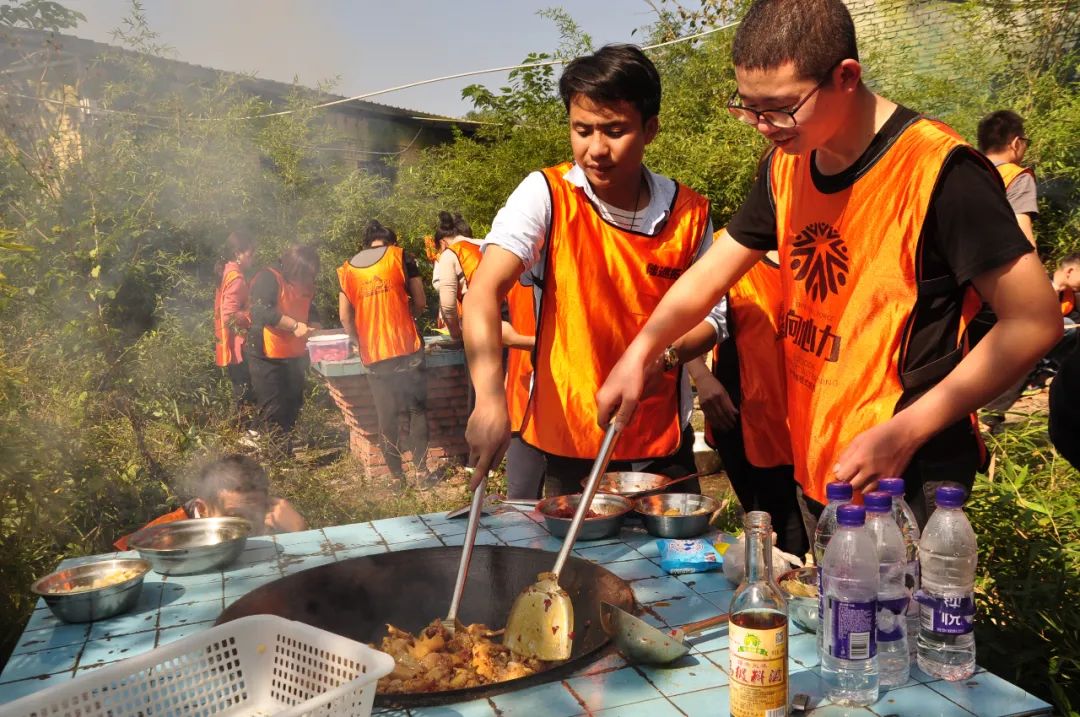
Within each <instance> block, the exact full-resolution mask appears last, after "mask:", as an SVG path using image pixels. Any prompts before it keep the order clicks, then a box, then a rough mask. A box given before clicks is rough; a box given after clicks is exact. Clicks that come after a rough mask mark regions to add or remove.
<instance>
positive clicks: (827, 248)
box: [791, 222, 848, 301]
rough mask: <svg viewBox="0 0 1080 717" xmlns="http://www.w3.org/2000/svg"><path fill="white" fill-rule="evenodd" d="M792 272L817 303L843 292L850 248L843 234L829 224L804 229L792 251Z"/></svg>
mask: <svg viewBox="0 0 1080 717" xmlns="http://www.w3.org/2000/svg"><path fill="white" fill-rule="evenodd" d="M791 270H792V271H793V272H795V279H796V281H801V282H803V285H804V286H805V287H806V293H807V294H809V295H810V298H811V299H812V300H814V301H824V300H825V299H826V298H828V296H829V294H838V293H840V287H841V286H844V284H846V283H847V275H848V248H847V244H845V243H844V240H843V239H841V238H840V232H838V231H837V230H836V229H835V228H834V227H833V226H832V225H830V224H828V223H826V222H814V223H813V224H808V225H807V226H806V227H804V228H803V230H802V231H801V232H799V234H798V235H797V236H796V237H795V241H794V248H793V249H792V250H791Z"/></svg>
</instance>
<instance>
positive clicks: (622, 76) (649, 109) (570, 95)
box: [559, 45, 660, 124]
mask: <svg viewBox="0 0 1080 717" xmlns="http://www.w3.org/2000/svg"><path fill="white" fill-rule="evenodd" d="M576 95H584V96H585V97H588V98H589V99H590V100H592V101H593V102H601V103H612V102H629V103H630V104H631V105H633V106H634V108H635V109H637V111H638V113H640V114H641V122H642V124H644V123H645V122H648V121H649V120H650V119H652V118H653V117H656V116H657V115H658V114H660V73H659V72H657V71H656V65H654V64H653V63H652V60H650V59H649V58H648V57H646V56H645V53H644V52H642V51H641V48H640V47H638V46H637V45H604V46H603V47H601V48H600V49H599V50H597V51H596V52H594V53H593V54H591V55H583V56H582V57H578V58H576V59H574V60H573V61H572V62H571V63H570V64H569V65H567V66H566V69H565V70H563V73H562V77H560V78H559V96H561V97H562V101H563V105H565V106H566V110H567V111H568V112H569V111H570V101H571V100H573V99H574V97H575V96H576Z"/></svg>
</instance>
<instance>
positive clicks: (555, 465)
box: [544, 426, 701, 496]
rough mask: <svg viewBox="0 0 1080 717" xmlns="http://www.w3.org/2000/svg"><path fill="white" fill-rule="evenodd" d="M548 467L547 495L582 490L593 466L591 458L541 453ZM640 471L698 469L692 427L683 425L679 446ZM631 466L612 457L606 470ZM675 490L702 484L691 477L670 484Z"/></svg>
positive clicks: (675, 473)
mask: <svg viewBox="0 0 1080 717" xmlns="http://www.w3.org/2000/svg"><path fill="white" fill-rule="evenodd" d="M544 457H545V460H546V461H547V470H546V471H545V473H544V492H545V493H546V494H547V495H549V496H552V495H568V494H571V493H580V492H581V481H583V480H585V479H586V478H588V477H589V471H590V470H592V465H593V459H591V458H563V457H562V456H553V455H551V454H549V453H545V454H544ZM639 469H640V470H641V472H643V473H659V474H661V475H665V476H667V477H668V478H681V477H683V476H688V475H690V474H691V473H693V472H695V471H696V470H697V468H696V464H695V463H694V429H693V428H692V427H691V426H686V427H685V428H684V429H683V432H682V437H681V439H680V441H679V450H678V451H676V453H675V454H674V455H672V456H668V457H667V458H657V459H656V460H653V461H650V462H649V463H647V464H646V465H645V466H639ZM632 470H634V468H633V466H632V465H631V464H630V463H628V462H626V461H612V462H611V463H610V464H609V465H608V472H616V471H632ZM672 490H673V491H675V492H678V493H700V492H701V484H700V483H699V482H698V480H697V479H696V478H695V479H694V480H690V481H687V482H685V483H680V484H679V485H677V486H674V487H673V488H672Z"/></svg>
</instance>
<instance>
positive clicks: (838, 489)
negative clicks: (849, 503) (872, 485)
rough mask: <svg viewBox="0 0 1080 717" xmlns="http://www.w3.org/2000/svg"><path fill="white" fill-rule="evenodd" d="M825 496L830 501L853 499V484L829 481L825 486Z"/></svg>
mask: <svg viewBox="0 0 1080 717" xmlns="http://www.w3.org/2000/svg"><path fill="white" fill-rule="evenodd" d="M825 497H826V498H827V499H828V500H830V501H833V500H851V484H850V483H841V482H840V481H836V482H835V483H829V484H828V485H826V486H825Z"/></svg>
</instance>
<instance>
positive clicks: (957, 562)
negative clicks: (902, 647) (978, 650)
mask: <svg viewBox="0 0 1080 717" xmlns="http://www.w3.org/2000/svg"><path fill="white" fill-rule="evenodd" d="M936 497H937V510H935V511H934V513H933V515H931V516H930V520H929V521H927V523H926V531H925V532H924V533H923V536H922V540H921V541H920V542H919V557H920V559H921V563H922V590H920V591H919V593H918V594H917V596H916V599H917V600H918V602H919V615H920V618H921V620H920V623H921V624H920V627H919V639H918V659H919V669H920V670H922V671H923V672H925V673H926V674H928V675H930V676H931V677H939V678H942V679H946V680H954V681H955V680H966V679H967V678H968V677H971V675H972V674H973V673H974V672H975V636H974V634H972V630H973V628H974V622H975V566H976V565H977V564H978V559H979V547H978V544H977V543H976V541H975V531H974V530H972V529H971V523H969V522H968V519H967V516H966V515H964V510H963V506H964V499H965V498H966V495H965V492H964V489H963V488H961V487H960V486H958V485H943V486H941V487H940V488H938V489H937V495H936Z"/></svg>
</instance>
